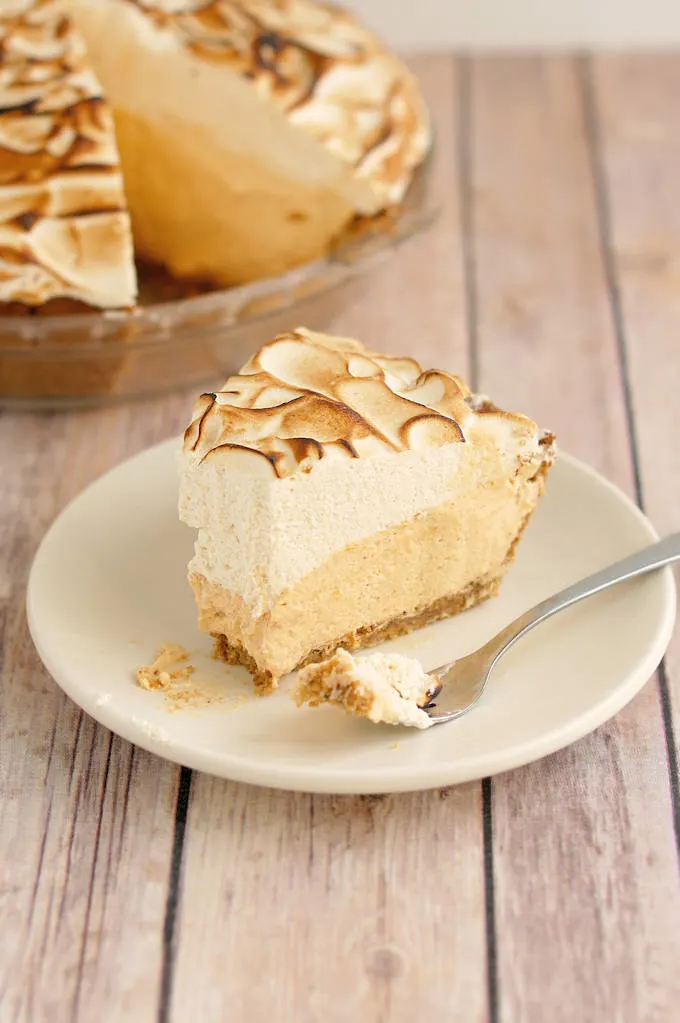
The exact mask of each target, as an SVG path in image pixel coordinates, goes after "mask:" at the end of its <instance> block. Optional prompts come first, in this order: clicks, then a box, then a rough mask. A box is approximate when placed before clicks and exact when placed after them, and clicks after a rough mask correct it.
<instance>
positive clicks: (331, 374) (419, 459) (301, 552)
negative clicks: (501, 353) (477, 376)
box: [180, 329, 554, 691]
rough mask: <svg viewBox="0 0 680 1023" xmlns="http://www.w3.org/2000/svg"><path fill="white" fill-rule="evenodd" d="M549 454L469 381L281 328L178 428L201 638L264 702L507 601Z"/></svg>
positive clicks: (525, 422)
mask: <svg viewBox="0 0 680 1023" xmlns="http://www.w3.org/2000/svg"><path fill="white" fill-rule="evenodd" d="M553 458H554V438H553V436H552V435H551V434H548V433H545V432H543V431H541V430H540V429H539V428H538V427H537V425H536V424H535V423H534V422H532V420H531V419H528V418H527V417H526V416H523V415H520V414H518V413H509V412H504V411H502V410H500V409H498V408H497V407H496V406H495V405H493V404H492V403H491V402H490V401H488V399H486V398H483V397H479V396H475V395H473V394H471V393H470V390H469V388H468V387H467V386H466V385H465V383H463V381H462V380H461V379H460V378H459V377H456V376H453V375H451V374H450V373H448V372H445V371H442V370H423V369H422V367H421V366H420V365H419V364H418V363H417V362H416V361H415V360H414V359H408V358H396V357H392V356H389V355H380V354H376V353H375V352H371V351H368V350H367V349H366V348H364V347H363V345H361V344H360V343H359V342H358V341H353V340H349V339H347V338H337V337H328V336H326V335H323V334H318V333H313V332H312V331H309V330H305V329H299V330H297V331H295V332H294V333H289V334H282V335H280V336H279V337H276V338H275V339H274V340H273V341H271V342H270V343H268V344H265V345H264V347H263V348H261V349H260V351H259V352H258V353H257V354H256V355H255V356H254V357H253V358H252V359H250V360H249V362H247V363H246V365H245V366H244V367H243V368H242V370H241V372H240V373H239V374H238V375H236V376H233V377H231V378H230V379H229V380H227V382H226V383H225V385H224V387H223V389H222V390H221V391H218V392H216V393H212V394H204V395H202V396H201V397H200V398H199V400H198V402H197V405H196V408H195V410H194V415H193V418H192V421H191V424H190V425H189V427H188V429H187V430H186V433H185V435H184V445H183V452H182V457H181V486H180V515H181V518H182V519H183V520H184V521H185V522H186V523H188V524H189V525H190V526H193V527H194V528H195V529H197V530H198V533H197V538H196V546H195V555H194V558H193V560H192V561H191V563H190V565H189V579H190V582H191V586H192V587H193V590H194V593H195V596H196V601H197V604H198V612H199V624H200V627H201V629H203V630H204V631H205V632H208V633H210V634H211V635H213V636H214V637H215V639H216V652H217V654H218V656H220V657H222V658H224V659H225V660H227V661H230V662H236V663H241V664H244V665H246V667H248V668H249V669H250V671H251V672H252V673H253V675H254V679H255V684H256V686H257V687H258V688H259V690H260V691H267V690H270V689H272V688H273V687H275V686H276V684H277V682H278V680H279V679H280V678H281V676H282V675H285V674H286V673H288V672H290V671H292V670H293V669H295V668H297V667H299V666H301V665H304V664H307V663H309V662H313V661H318V660H321V659H323V658H325V657H327V656H329V655H330V654H332V653H333V652H334V651H335V650H336V649H337V648H338V647H343V648H344V649H345V650H346V651H349V650H355V649H357V648H359V647H363V646H367V645H369V644H374V643H377V642H380V641H381V640H383V639H388V638H391V637H393V636H397V635H400V634H402V633H405V632H409V631H410V630H412V629H416V628H419V627H420V626H422V625H425V624H427V623H428V622H432V621H435V620H436V619H439V618H443V617H445V616H447V615H452V614H455V613H457V612H460V611H464V610H465V609H466V608H469V607H472V606H473V605H475V604H477V603H479V602H480V601H482V600H485V599H486V598H487V597H490V596H492V595H493V594H495V593H496V591H497V590H498V586H499V584H500V582H501V580H502V578H503V576H504V574H505V572H506V570H507V568H508V566H509V565H510V563H511V562H512V559H513V556H514V553H515V549H516V547H517V543H518V541H519V539H520V537H521V535H522V532H523V530H524V528H525V526H526V524H527V522H528V521H529V519H530V517H531V515H532V513H533V511H534V509H535V508H536V505H537V502H538V500H539V498H540V496H541V494H542V492H543V488H544V484H545V477H546V473H547V471H548V469H549V468H550V466H551V464H552V462H553Z"/></svg>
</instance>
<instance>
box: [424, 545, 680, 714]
mask: <svg viewBox="0 0 680 1023" xmlns="http://www.w3.org/2000/svg"><path fill="white" fill-rule="evenodd" d="M678 559H680V533H673V535H672V536H668V537H666V539H665V540H660V541H659V542H658V543H654V544H652V545H651V547H645V548H644V550H641V551H638V553H637V554H631V555H630V557H628V558H624V559H623V560H622V561H617V562H616V564H614V565H610V566H609V568H603V569H602V570H601V571H600V572H595V574H594V575H589V576H588V577H587V578H586V579H582V580H581V581H580V582H578V583H574V584H573V586H568V587H567V588H566V590H562V591H561V592H560V593H556V594H555V596H554V597H548V599H547V600H543V601H541V603H540V604H537V605H536V607H532V608H530V610H529V611H525V612H524V614H522V615H520V616H519V618H516V619H515V621H514V622H511V623H510V625H507V626H506V627H505V628H504V629H503V630H502V631H501V632H499V633H498V635H497V636H494V637H493V639H490V640H489V642H488V643H485V644H484V646H482V647H480V648H479V650H475V651H474V653H471V654H468V655H467V656H466V657H461V658H460V659H459V660H457V661H451V662H450V663H449V664H442V665H441V667H439V668H436V669H435V670H434V671H431V672H430V675H432V676H433V678H434V679H435V680H436V686H435V687H433V689H432V690H430V692H429V693H428V697H429V702H428V703H427V704H425V705H424V706H423V710H426V711H427V713H428V714H429V715H430V717H431V718H432V723H433V724H436V725H439V724H442V723H443V722H444V721H453V720H455V718H459V717H462V715H463V714H467V712H468V711H469V710H471V709H472V707H474V706H475V704H476V703H477V702H478V701H479V698H480V697H481V695H482V693H483V692H484V690H485V688H486V684H487V682H488V681H489V677H490V675H491V673H492V671H493V670H494V668H495V667H496V665H497V664H498V662H499V661H500V659H501V657H502V656H503V654H504V653H506V651H507V650H509V649H510V647H512V646H514V645H515V643H516V642H517V640H518V639H521V638H522V636H525V635H526V634H527V632H530V631H531V629H533V628H534V627H535V626H536V625H540V623H541V622H545V621H546V620H547V619H548V618H552V616H553V615H555V614H557V612H558V611H563V610H564V608H566V607H571V605H572V604H576V603H577V602H578V601H579V600H585V598H586V597H592V596H593V594H595V593H601V592H602V590H606V589H609V587H610V586H616V585H617V583H622V582H624V581H625V580H626V579H633V578H635V576H638V575H644V574H645V573H646V572H653V571H655V570H656V569H658V568H663V566H664V565H668V564H670V563H671V562H672V561H677V560H678ZM435 701H436V702H435Z"/></svg>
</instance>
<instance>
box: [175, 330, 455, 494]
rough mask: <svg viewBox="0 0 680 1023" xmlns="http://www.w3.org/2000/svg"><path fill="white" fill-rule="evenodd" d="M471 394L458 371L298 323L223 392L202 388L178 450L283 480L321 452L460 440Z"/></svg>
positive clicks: (348, 453) (352, 453)
mask: <svg viewBox="0 0 680 1023" xmlns="http://www.w3.org/2000/svg"><path fill="white" fill-rule="evenodd" d="M469 393H470V392H469V390H468V388H467V386H466V385H465V384H464V383H463V382H462V381H461V380H460V379H459V378H458V377H455V376H451V375H450V374H449V373H444V372H440V371H435V370H428V371H426V372H423V370H422V368H421V367H420V366H419V364H418V363H417V362H416V361H415V359H405V358H394V357H391V356H386V355H378V354H376V353H374V352H369V351H367V350H366V349H365V348H364V347H363V346H362V345H361V344H360V343H359V342H358V341H353V340H350V339H348V338H336V337H327V336H326V335H324V334H318V333H315V332H313V331H310V330H305V329H302V328H300V329H298V330H297V331H295V332H293V333H290V334H281V335H279V336H278V337H277V338H275V339H274V340H273V341H271V342H270V343H269V344H266V345H265V346H264V347H263V348H261V349H260V351H259V352H258V353H257V354H256V355H255V356H253V358H252V359H250V360H249V361H248V362H247V363H246V365H245V366H244V367H243V369H242V370H241V372H240V373H239V374H238V375H237V376H234V377H231V378H230V379H229V380H227V382H226V384H225V385H224V388H223V390H221V391H219V392H218V393H216V394H204V395H202V396H201V398H200V399H199V401H198V403H197V405H196V408H195V411H194V419H193V422H192V423H191V425H190V426H189V428H188V429H187V431H186V433H185V438H184V450H185V452H186V453H187V454H189V455H192V456H193V457H194V458H196V459H197V460H199V461H202V460H204V459H206V458H208V457H210V458H221V459H229V462H230V464H233V465H234V467H238V466H239V465H242V466H243V468H247V470H248V472H250V473H253V472H257V470H258V469H259V470H260V471H261V472H262V473H263V474H265V475H270V474H271V473H272V471H273V472H274V473H275V474H276V475H277V476H278V477H282V478H283V477H286V476H291V475H293V474H294V473H296V472H299V471H302V472H308V471H310V470H311V469H312V468H313V466H314V465H315V463H317V462H318V461H320V460H321V459H322V458H328V457H344V458H359V457H370V456H374V455H380V454H385V453H389V452H396V451H406V450H422V449H425V448H428V447H442V446H443V445H445V444H451V443H460V442H463V441H464V440H465V437H464V434H463V425H464V423H465V421H466V420H467V419H468V418H469V417H470V415H472V414H473V413H472V412H471V409H470V407H469V405H468V404H467V401H466V399H467V398H468V396H469ZM244 459H247V460H248V461H247V463H245V462H244V461H243V460H244Z"/></svg>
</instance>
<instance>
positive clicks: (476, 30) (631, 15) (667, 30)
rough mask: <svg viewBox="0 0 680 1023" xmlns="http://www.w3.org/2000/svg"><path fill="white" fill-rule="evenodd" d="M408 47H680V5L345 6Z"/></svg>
mask: <svg viewBox="0 0 680 1023" xmlns="http://www.w3.org/2000/svg"><path fill="white" fill-rule="evenodd" d="M344 2H345V3H346V4H347V5H348V6H350V7H353V8H354V9H355V10H356V11H357V12H358V13H359V14H360V15H361V16H362V18H363V19H364V20H365V21H366V22H368V23H369V24H371V25H373V27H374V28H376V29H377V30H379V31H380V33H381V35H382V36H383V37H384V38H385V39H386V40H387V41H389V42H390V43H391V44H392V45H393V46H398V47H400V48H402V49H439V48H441V49H448V48H451V47H461V48H465V47H483V48H487V47H491V48H496V47H515V48H527V47H529V48H531V47H539V46H541V47H573V46H586V47H588V46H593V47H595V46H599V47H612V48H618V47H626V48H631V47H638V48H647V47H666V46H678V45H680V0H344Z"/></svg>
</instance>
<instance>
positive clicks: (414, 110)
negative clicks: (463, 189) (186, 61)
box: [131, 0, 430, 205]
mask: <svg viewBox="0 0 680 1023" xmlns="http://www.w3.org/2000/svg"><path fill="white" fill-rule="evenodd" d="M131 2H132V3H134V4H135V5H136V6H137V7H138V8H139V9H140V10H141V11H143V12H144V13H145V14H146V15H147V16H148V17H149V18H150V19H151V20H152V21H153V22H154V23H155V25H156V26H157V27H158V29H159V30H161V31H163V30H167V31H169V32H172V33H173V34H174V35H175V37H176V38H178V39H179V40H180V41H181V43H182V44H183V45H184V46H185V47H186V48H187V50H188V51H190V52H191V53H193V54H194V55H195V56H196V57H198V58H200V59H202V60H205V61H210V62H212V63H220V62H224V63H227V64H229V66H230V67H231V68H233V69H234V70H235V71H236V72H237V73H238V74H240V75H242V76H243V77H244V78H248V79H250V80H251V81H252V83H253V86H254V87H255V89H256V90H257V92H258V93H259V94H260V95H261V96H262V97H264V98H267V99H268V100H270V101H272V102H274V103H276V104H277V105H278V106H279V108H280V109H282V110H283V111H284V112H285V113H286V114H287V116H288V118H289V120H290V122H291V123H292V124H295V125H297V126H298V127H299V128H300V129H301V130H302V131H305V132H308V133H309V134H310V135H313V136H314V137H315V138H317V139H318V140H319V141H320V142H322V143H323V144H324V145H325V146H326V147H327V148H328V149H329V150H331V151H332V152H333V153H334V154H335V155H336V156H337V157H339V158H340V159H342V160H343V161H345V162H346V163H348V164H350V165H351V166H353V167H354V168H355V170H356V174H357V177H359V178H361V179H365V180H366V181H367V182H368V183H369V184H370V186H371V188H372V190H373V191H374V193H375V194H376V197H377V199H378V200H379V202H380V203H382V204H383V205H386V204H392V203H395V202H399V201H400V200H401V199H402V198H403V195H404V192H405V191H406V188H407V187H408V184H409V182H410V180H411V176H412V172H413V170H414V168H415V167H416V166H417V165H418V164H419V163H420V161H421V160H422V158H423V156H424V155H425V153H426V152H427V149H428V147H429V144H430V126H429V120H428V116H427V111H426V108H425V106H424V104H423V101H422V97H421V95H420V90H419V88H418V85H417V83H416V81H415V79H414V77H413V75H411V74H410V72H409V71H408V70H407V69H406V67H405V66H404V65H403V64H402V63H401V61H399V60H398V59H397V58H396V57H394V56H392V55H391V54H390V53H389V52H388V51H387V50H386V49H385V48H384V47H383V46H382V45H381V44H380V43H379V42H378V41H377V40H376V39H375V37H374V36H373V35H372V34H371V33H370V32H368V31H367V30H366V29H365V28H364V27H363V26H362V25H361V24H359V23H358V22H357V21H356V20H355V18H354V17H353V16H352V15H351V14H349V13H347V12H346V11H343V10H341V9H340V8H337V7H334V6H332V5H330V4H328V5H327V4H324V3H319V2H318V0H131Z"/></svg>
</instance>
